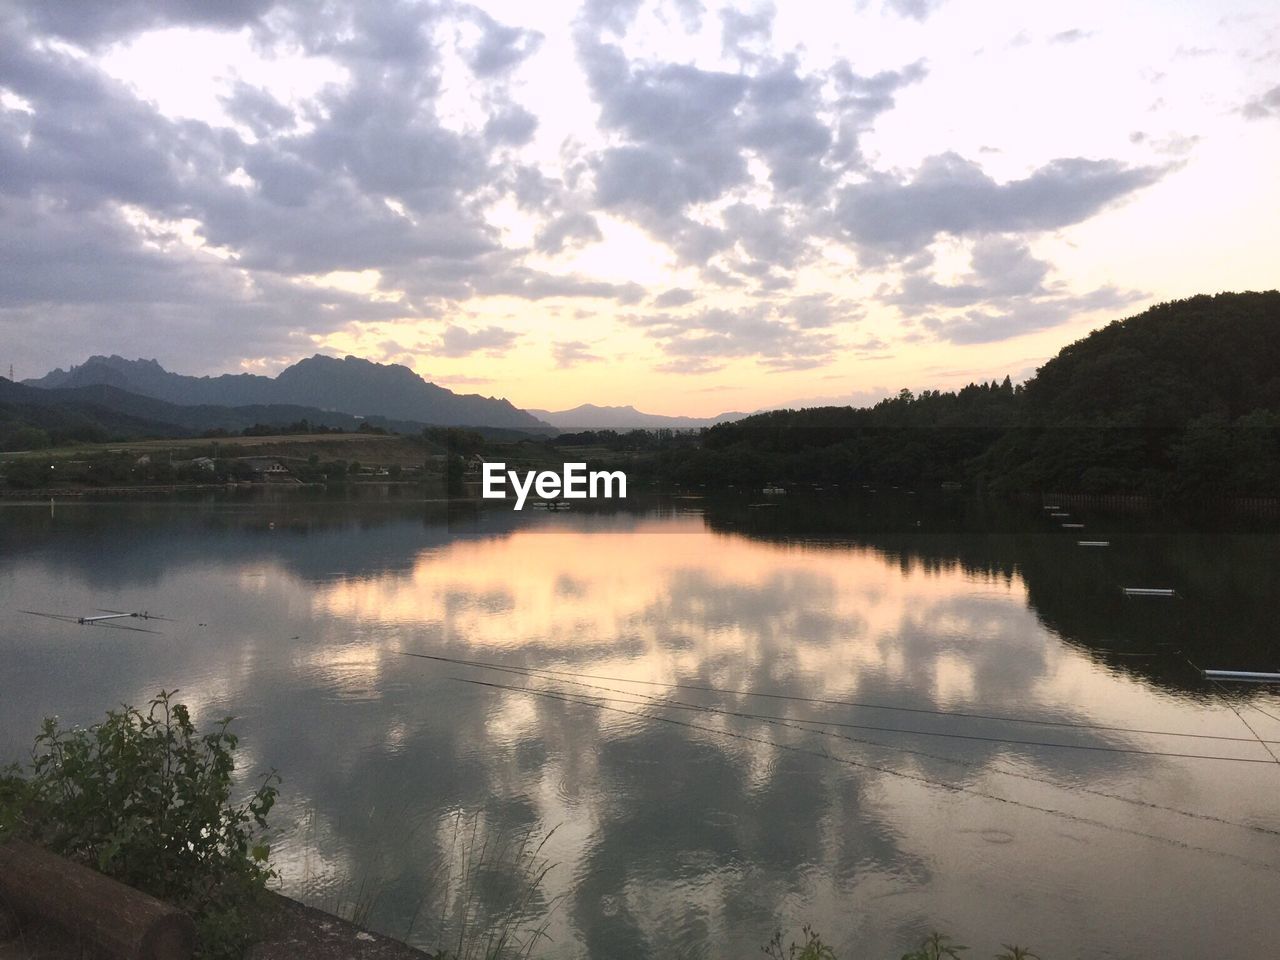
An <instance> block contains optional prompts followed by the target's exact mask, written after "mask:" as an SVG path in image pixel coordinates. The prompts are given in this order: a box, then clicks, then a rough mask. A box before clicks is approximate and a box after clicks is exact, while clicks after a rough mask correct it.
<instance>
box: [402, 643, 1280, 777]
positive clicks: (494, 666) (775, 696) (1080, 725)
mask: <svg viewBox="0 0 1280 960" xmlns="http://www.w3.org/2000/svg"><path fill="white" fill-rule="evenodd" d="M401 653H403V655H404V656H406V657H419V658H421V659H423V660H436V661H438V662H440V663H450V664H455V665H460V666H467V667H482V668H485V669H488V670H508V671H516V672H520V671H525V672H528V673H532V674H546V675H547V676H549V677H572V678H574V679H579V680H607V681H609V682H610V683H635V684H641V685H643V686H649V687H668V688H670V689H674V690H698V691H702V692H704V693H722V694H730V695H732V696H740V697H761V698H764V699H768V700H784V701H789V702H793V703H812V704H821V705H824V706H836V707H857V708H865V709H872V710H888V711H895V712H900V713H916V714H924V715H927V716H936V717H963V718H965V719H970V720H995V721H1001V722H1005V723H1027V724H1034V725H1037V726H1047V727H1068V728H1077V729H1082V730H1109V731H1112V732H1115V733H1132V734H1144V735H1149V736H1158V737H1187V738H1190V739H1196V740H1221V741H1226V742H1233V743H1256V742H1257V740H1256V739H1255V738H1253V737H1230V736H1219V735H1216V734H1211V733H1179V732H1177V731H1173V730H1143V729H1141V728H1135V727H1121V726H1112V725H1109V724H1102V723H1086V722H1083V721H1071V720H1040V719H1033V718H1029V717H1007V716H999V715H996V714H987V713H966V712H963V711H959V710H930V709H926V708H924V707H900V706H888V705H885V704H878V703H863V702H859V701H855V700H828V699H823V698H820V697H800V696H793V695H788V694H781V693H756V692H753V691H751V690H734V689H727V688H724V687H712V686H703V685H699V684H692V683H665V682H663V681H660V680H637V679H633V678H630V677H609V676H600V675H599V674H594V673H575V672H573V671H570V670H551V669H548V668H543V667H511V666H508V665H506V664H500V663H489V662H486V661H483V660H463V659H460V658H457V657H445V656H439V655H433V654H428V653H409V652H407V651H401ZM822 722H824V723H826V722H828V721H822ZM830 722H831V724H832V725H835V726H847V727H849V728H850V729H857V730H875V731H882V732H891V733H908V734H917V735H920V736H930V737H958V738H961V739H971V740H994V741H1000V742H1004V743H1026V744H1030V745H1046V746H1062V747H1070V746H1073V745H1072V744H1052V743H1050V744H1041V742H1040V741H1036V740H1011V739H1008V738H1005V737H977V736H967V735H964V734H948V733H932V732H928V731H922V730H902V729H899V728H897V727H879V726H873V725H867V724H840V723H836V722H835V721H830ZM1266 742H1268V743H1280V741H1275V740H1272V741H1266ZM1088 749H1102V748H1098V747H1091V748H1088ZM1167 756H1199V754H1173V753H1171V754H1167ZM1208 759H1224V758H1215V757H1210V758H1208ZM1255 762H1263V761H1255ZM1265 762H1270V761H1265Z"/></svg>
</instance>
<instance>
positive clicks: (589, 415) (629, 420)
mask: <svg viewBox="0 0 1280 960" xmlns="http://www.w3.org/2000/svg"><path fill="white" fill-rule="evenodd" d="M526 412H528V413H530V414H532V415H533V416H535V417H537V418H538V419H539V420H542V421H544V422H546V423H549V424H551V425H552V426H553V427H555V428H556V429H557V430H566V431H568V430H662V429H667V430H698V429H701V428H702V427H712V426H715V425H716V424H717V423H729V422H730V421H733V420H741V419H742V418H743V417H745V416H747V414H745V413H737V412H734V413H722V414H720V415H719V416H716V417H666V416H662V415H661V414H657V413H642V412H641V411H639V410H637V409H636V408H635V407H632V406H625V407H598V406H596V405H595V404H594V403H584V404H582V405H580V406H577V407H574V408H573V409H571V410H528V411H526Z"/></svg>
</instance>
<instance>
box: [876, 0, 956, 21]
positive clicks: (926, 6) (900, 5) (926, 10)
mask: <svg viewBox="0 0 1280 960" xmlns="http://www.w3.org/2000/svg"><path fill="white" fill-rule="evenodd" d="M942 2H943V0H885V4H884V5H885V8H886V9H888V10H892V11H893V12H894V13H896V14H898V16H900V17H907V18H908V19H911V20H919V21H920V22H924V21H925V20H927V19H929V16H930V15H931V14H932V13H933V12H934V11H935V10H937V9H938V7H940V6H942Z"/></svg>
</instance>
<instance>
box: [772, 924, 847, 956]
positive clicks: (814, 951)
mask: <svg viewBox="0 0 1280 960" xmlns="http://www.w3.org/2000/svg"><path fill="white" fill-rule="evenodd" d="M801 933H802V934H803V936H804V943H796V942H795V941H794V940H793V941H792V942H791V946H790V947H788V948H787V951H786V953H783V950H782V931H781V930H778V931H776V932H775V933H774V935H773V939H772V940H770V941H769V942H768V943H766V944H765V945H764V946H763V947H761V948H760V949H761V951H762V952H763V953H764V955H765V956H767V957H770V958H772V960H836V955H835V952H834V951H832V949H831V948H830V947H829V946H827V945H826V944H825V943H823V942H822V938H821V937H820V936H818V934H817V933H815V932H814V930H813V928H812V927H811V926H809V925H808V924H807V923H806V924H805V925H804V926H803V927H802V928H801Z"/></svg>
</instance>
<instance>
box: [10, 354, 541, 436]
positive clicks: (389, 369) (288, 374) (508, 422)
mask: <svg viewBox="0 0 1280 960" xmlns="http://www.w3.org/2000/svg"><path fill="white" fill-rule="evenodd" d="M23 384H24V385H25V386H29V387H36V388H40V389H45V390H60V391H61V390H69V389H73V388H80V387H104V386H105V387H113V388H115V389H116V390H119V391H125V392H127V393H130V394H136V395H139V396H142V397H150V398H153V399H155V400H162V401H164V402H166V403H169V404H177V405H181V406H184V407H185V406H199V405H207V406H214V407H245V406H252V405H291V406H294V407H307V408H312V412H314V411H315V410H319V411H331V412H337V413H343V414H348V415H350V416H353V417H371V416H378V417H383V418H387V419H391V420H402V421H413V422H415V423H421V424H434V425H445V426H466V427H505V428H513V429H525V430H530V429H532V430H537V429H543V430H545V429H546V428H547V426H548V425H547V424H545V423H543V422H542V421H540V420H538V419H537V418H536V417H534V416H532V415H530V414H529V413H526V412H525V411H523V410H521V409H519V408H518V407H515V406H513V405H512V404H511V403H510V402H509V401H508V400H505V399H501V398H497V397H482V396H480V395H478V394H458V393H454V392H453V391H452V390H448V389H446V388H444V387H441V386H437V385H436V384H434V383H430V382H428V381H426V380H424V379H423V378H422V377H420V376H418V374H416V373H414V372H413V371H412V370H410V369H409V368H408V367H405V366H402V365H401V364H398V363H388V364H383V363H374V362H372V361H370V360H363V359H361V358H359V357H352V356H348V357H344V358H343V359H341V360H339V359H337V358H336V357H326V356H322V355H320V354H317V355H315V356H313V357H309V358H307V359H305V360H300V361H298V362H297V363H295V364H293V365H292V366H290V367H287V368H286V369H284V370H282V371H281V372H280V374H279V375H278V376H275V377H266V376H261V375H258V374H252V373H240V374H229V373H228V374H222V375H221V376H217V377H190V376H185V375H183V374H178V373H170V372H169V371H168V370H165V369H164V367H162V366H160V364H159V363H158V362H156V361H155V360H126V359H125V358H123V357H119V356H110V357H103V356H94V357H90V358H89V359H88V360H87V361H85V362H84V363H83V364H81V365H80V366H76V367H72V368H71V369H69V370H62V369H57V370H54V371H52V372H50V373H48V374H46V375H45V376H43V377H40V378H38V379H34V380H25V381H23ZM115 399H117V400H118V399H119V398H115ZM286 419H295V420H296V419H300V417H297V416H292V417H287V418H286ZM335 425H336V424H335Z"/></svg>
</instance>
